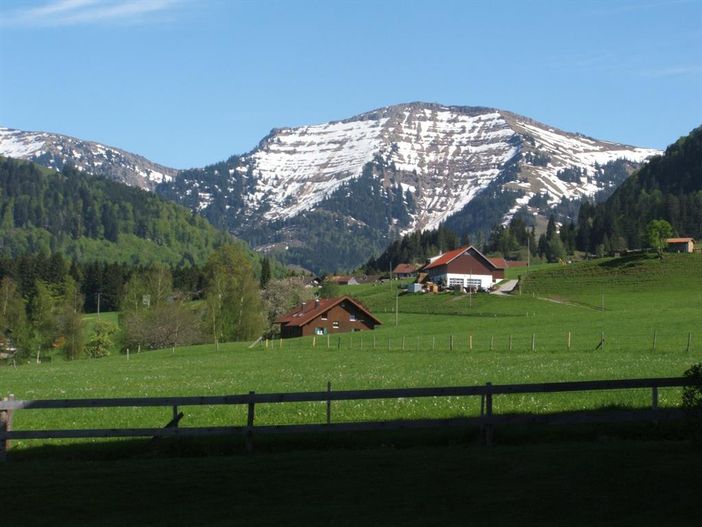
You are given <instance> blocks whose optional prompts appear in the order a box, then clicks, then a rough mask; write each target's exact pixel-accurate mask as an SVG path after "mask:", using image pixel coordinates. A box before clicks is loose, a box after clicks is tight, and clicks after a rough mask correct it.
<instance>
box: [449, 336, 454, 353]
mask: <svg viewBox="0 0 702 527" xmlns="http://www.w3.org/2000/svg"><path fill="white" fill-rule="evenodd" d="M449 350H450V351H453V335H451V339H450V341H449Z"/></svg>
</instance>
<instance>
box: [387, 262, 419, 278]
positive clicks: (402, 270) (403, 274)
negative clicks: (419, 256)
mask: <svg viewBox="0 0 702 527" xmlns="http://www.w3.org/2000/svg"><path fill="white" fill-rule="evenodd" d="M392 273H393V275H395V276H396V277H397V278H412V277H413V276H415V275H416V274H417V267H416V266H415V265H413V264H408V263H401V264H397V265H396V266H395V269H393V270H392Z"/></svg>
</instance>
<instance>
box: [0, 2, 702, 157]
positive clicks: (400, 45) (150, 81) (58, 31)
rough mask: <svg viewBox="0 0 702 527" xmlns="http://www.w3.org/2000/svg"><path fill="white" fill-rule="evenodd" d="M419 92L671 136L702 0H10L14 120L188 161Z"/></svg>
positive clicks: (692, 110) (1, 14)
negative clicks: (279, 130)
mask: <svg viewBox="0 0 702 527" xmlns="http://www.w3.org/2000/svg"><path fill="white" fill-rule="evenodd" d="M418 100H421V101H430V102H439V103H443V104H456V105H468V106H491V107H496V108H501V109H505V110H511V111H514V112H517V113H521V114H523V115H527V116H529V117H532V118H534V119H537V120H539V121H542V122H545V123H547V124H550V125H552V126H556V127H559V128H562V129H564V130H568V131H574V132H581V133H584V134H587V135H590V136H593V137H596V138H598V139H609V140H612V141H618V142H623V143H628V144H633V145H637V146H649V147H658V148H663V147H665V146H666V145H667V144H669V143H671V142H672V141H674V140H675V139H677V138H678V137H679V136H680V135H683V134H685V133H687V132H689V131H690V130H691V129H692V128H694V127H696V126H699V125H700V124H702V0H607V1H585V0H581V1H577V2H576V1H572V2H571V1H555V0H554V1H529V2H527V1H523V0H522V1H517V0H515V1H485V2H480V1H467V0H464V1H460V0H457V1H450V0H434V1H428V0H427V1H423V0H385V1H383V0H375V1H370V0H368V1H365V0H357V1H353V0H258V1H257V0H34V1H24V0H3V2H1V3H0V124H1V125H2V126H7V127H11V128H20V129H25V130H46V131H52V132H59V133H64V134H68V135H73V136H77V137H80V138H82V139H91V140H95V141H100V142H103V143H106V144H109V145H112V146H117V147H120V148H124V149H126V150H129V151H133V152H136V153H139V154H142V155H144V156H146V157H148V158H149V159H152V160H154V161H156V162H159V163H162V164H165V165H168V166H173V167H176V168H185V167H190V166H203V165H205V164H209V163H213V162H216V161H219V160H222V159H225V158H227V157H229V156H230V155H232V154H235V153H244V152H246V151H248V150H250V149H251V148H253V147H254V146H255V145H256V144H257V143H258V141H259V140H260V139H261V138H262V137H263V136H264V135H266V134H267V133H268V132H269V131H270V129H271V128H274V127H283V126H297V125H302V124H312V123H319V122H324V121H328V120H334V119H343V118H346V117H351V116H353V115H356V114H358V113H363V112H365V111H368V110H371V109H374V108H377V107H381V106H385V105H390V104H396V103H401V102H409V101H418Z"/></svg>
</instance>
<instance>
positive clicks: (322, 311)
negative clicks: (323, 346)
mask: <svg viewBox="0 0 702 527" xmlns="http://www.w3.org/2000/svg"><path fill="white" fill-rule="evenodd" d="M276 323H278V324H280V336H281V337H282V338H293V337H306V336H310V335H328V334H330V333H346V332H350V331H365V330H368V329H375V326H377V325H379V324H381V322H380V320H378V319H377V318H375V317H374V316H373V314H372V313H371V312H370V311H369V310H368V309H367V308H366V307H365V306H363V305H362V304H361V303H360V302H359V301H358V300H355V299H353V298H351V297H349V296H342V297H338V298H319V299H317V300H315V301H313V302H303V303H302V304H301V305H299V306H296V307H295V308H294V309H292V310H291V311H289V312H288V313H286V314H285V315H283V316H282V317H280V318H279V319H278V320H276Z"/></svg>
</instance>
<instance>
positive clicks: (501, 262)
mask: <svg viewBox="0 0 702 527" xmlns="http://www.w3.org/2000/svg"><path fill="white" fill-rule="evenodd" d="M488 260H490V263H491V264H492V265H494V266H495V267H497V268H498V269H507V260H505V259H504V258H488Z"/></svg>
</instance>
